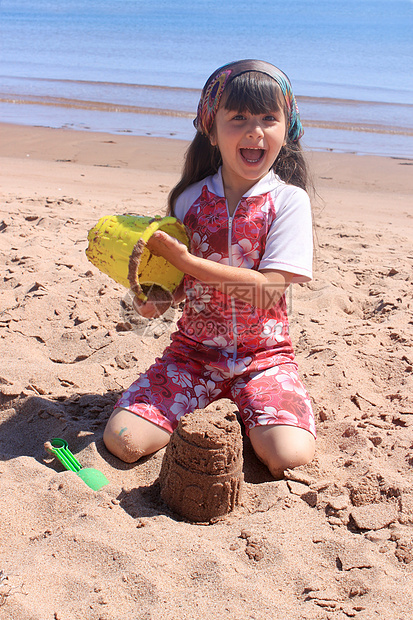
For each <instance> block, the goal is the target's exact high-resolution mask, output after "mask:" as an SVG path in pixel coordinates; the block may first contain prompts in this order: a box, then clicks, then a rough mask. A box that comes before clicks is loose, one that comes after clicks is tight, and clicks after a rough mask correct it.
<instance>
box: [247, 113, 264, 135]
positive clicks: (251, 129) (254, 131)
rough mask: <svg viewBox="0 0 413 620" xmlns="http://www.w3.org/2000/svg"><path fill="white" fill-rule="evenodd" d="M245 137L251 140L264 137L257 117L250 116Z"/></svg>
mask: <svg viewBox="0 0 413 620" xmlns="http://www.w3.org/2000/svg"><path fill="white" fill-rule="evenodd" d="M247 135H248V137H251V138H257V137H258V138H261V137H262V136H263V135H264V131H263V128H262V124H261V120H260V119H259V118H258V117H255V116H252V117H251V118H250V119H249V123H248V127H247Z"/></svg>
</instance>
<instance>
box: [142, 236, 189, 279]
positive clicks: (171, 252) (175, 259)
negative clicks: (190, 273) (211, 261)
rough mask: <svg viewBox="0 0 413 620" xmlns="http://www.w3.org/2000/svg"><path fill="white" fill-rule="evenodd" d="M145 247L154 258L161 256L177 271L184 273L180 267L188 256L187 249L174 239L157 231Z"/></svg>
mask: <svg viewBox="0 0 413 620" xmlns="http://www.w3.org/2000/svg"><path fill="white" fill-rule="evenodd" d="M146 247H147V248H148V250H149V251H150V252H152V254H154V255H155V256H162V257H163V258H165V259H166V260H167V261H169V262H170V263H172V264H173V265H174V266H175V267H177V269H181V270H182V271H185V269H182V267H183V266H184V263H185V259H186V257H187V256H188V255H189V252H188V248H187V247H186V245H185V244H184V243H181V242H180V241H178V239H175V237H171V236H170V235H168V234H167V233H166V232H163V231H162V230H157V231H156V232H155V233H153V235H152V236H151V237H150V239H149V241H148V242H147V244H146Z"/></svg>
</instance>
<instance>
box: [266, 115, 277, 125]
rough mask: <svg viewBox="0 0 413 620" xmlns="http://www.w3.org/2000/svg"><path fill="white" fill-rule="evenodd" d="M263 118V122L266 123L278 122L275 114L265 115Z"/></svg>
mask: <svg viewBox="0 0 413 620" xmlns="http://www.w3.org/2000/svg"><path fill="white" fill-rule="evenodd" d="M263 118H264V121H266V122H267V123H275V122H277V121H278V118H277V115H276V114H265V116H264V117H263Z"/></svg>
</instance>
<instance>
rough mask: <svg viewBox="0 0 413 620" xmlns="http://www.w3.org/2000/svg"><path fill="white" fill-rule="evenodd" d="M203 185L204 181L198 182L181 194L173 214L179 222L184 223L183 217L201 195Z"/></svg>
mask: <svg viewBox="0 0 413 620" xmlns="http://www.w3.org/2000/svg"><path fill="white" fill-rule="evenodd" d="M204 185H205V181H204V180H202V181H199V182H198V183H194V184H193V185H190V186H189V187H187V188H186V189H185V190H184V191H183V192H182V194H180V195H179V196H178V198H177V200H176V203H175V207H174V213H175V217H176V218H177V219H178V220H180V221H181V222H183V221H184V218H185V215H186V214H187V213H188V211H189V209H190V208H191V207H192V205H193V204H194V202H195V200H197V199H198V198H199V196H200V195H201V193H202V188H203V187H204Z"/></svg>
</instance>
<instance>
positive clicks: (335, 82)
mask: <svg viewBox="0 0 413 620" xmlns="http://www.w3.org/2000/svg"><path fill="white" fill-rule="evenodd" d="M412 34H413V1H412V0H343V1H340V0H308V1H307V0H295V2H286V0H281V1H279V0H256V1H255V2H244V1H243V0H208V1H205V0H198V1H196V0H194V1H193V2H192V3H188V2H187V0H152V1H147V0H53V1H49V0H0V46H1V47H0V53H1V59H0V60H1V63H0V120H1V121H3V122H7V123H19V124H27V125H41V126H49V127H68V128H73V129H77V130H85V131H107V132H110V133H113V134H117V133H129V134H133V135H152V136H161V137H170V138H176V139H185V140H189V139H191V138H192V136H193V134H194V129H193V125H192V119H193V117H194V115H195V111H196V107H197V102H198V98H199V94H200V90H201V88H202V86H203V84H204V82H205V80H206V79H207V77H208V76H209V75H210V74H211V73H212V72H213V71H214V70H215V69H216V68H217V67H219V66H221V65H223V64H225V63H227V62H230V61H232V60H238V59H241V58H259V59H263V60H267V61H269V62H272V63H273V64H275V65H277V66H279V67H280V68H281V69H282V70H283V71H285V72H286V73H287V74H288V75H289V77H290V79H291V82H292V84H293V88H294V92H295V93H296V97H297V101H298V105H299V108H300V113H301V117H302V120H303V124H304V127H305V135H304V139H303V142H304V145H305V146H306V147H307V148H310V149H313V150H333V151H338V152H355V153H360V154H366V153H372V154H378V155H390V156H394V157H405V158H413V43H412V40H413V36H412Z"/></svg>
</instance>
